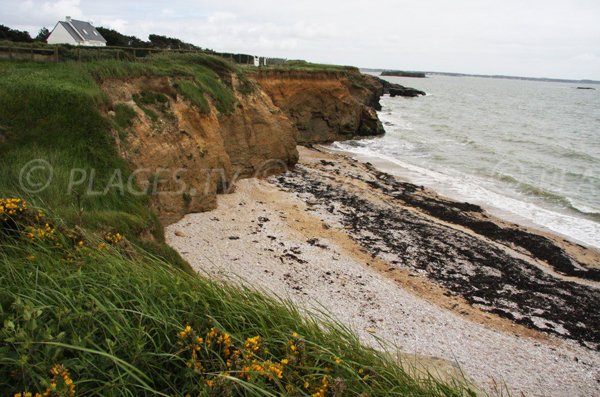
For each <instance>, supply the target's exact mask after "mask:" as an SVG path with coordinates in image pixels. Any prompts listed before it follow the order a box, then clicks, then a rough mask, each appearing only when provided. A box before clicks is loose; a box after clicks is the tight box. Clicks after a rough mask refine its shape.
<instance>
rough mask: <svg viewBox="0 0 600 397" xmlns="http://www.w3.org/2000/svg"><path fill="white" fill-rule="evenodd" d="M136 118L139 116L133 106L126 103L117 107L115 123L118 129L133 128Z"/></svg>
mask: <svg viewBox="0 0 600 397" xmlns="http://www.w3.org/2000/svg"><path fill="white" fill-rule="evenodd" d="M136 117H137V114H136V113H135V110H134V109H133V108H132V107H131V106H129V105H127V104H125V103H118V104H116V105H115V123H116V124H117V126H118V127H120V128H122V129H126V128H129V127H131V126H132V125H133V121H134V120H135V119H136Z"/></svg>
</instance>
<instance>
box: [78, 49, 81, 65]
mask: <svg viewBox="0 0 600 397" xmlns="http://www.w3.org/2000/svg"><path fill="white" fill-rule="evenodd" d="M77 62H79V63H81V48H79V47H77Z"/></svg>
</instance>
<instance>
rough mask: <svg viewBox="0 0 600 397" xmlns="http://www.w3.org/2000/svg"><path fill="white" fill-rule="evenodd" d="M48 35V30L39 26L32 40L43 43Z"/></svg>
mask: <svg viewBox="0 0 600 397" xmlns="http://www.w3.org/2000/svg"><path fill="white" fill-rule="evenodd" d="M48 36H50V31H49V30H48V28H41V29H40V31H39V32H38V34H37V36H35V39H33V40H35V41H41V42H44V43H45V42H46V40H48Z"/></svg>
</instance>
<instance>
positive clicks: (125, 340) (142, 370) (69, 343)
mask: <svg viewBox="0 0 600 397" xmlns="http://www.w3.org/2000/svg"><path fill="white" fill-rule="evenodd" d="M227 70H228V71H230V72H231V73H237V71H236V70H235V68H234V67H233V66H231V65H228V64H225V63H223V61H222V60H220V59H215V58H214V57H191V56H190V57H188V56H184V57H173V58H172V59H166V58H161V57H158V58H157V59H150V58H149V59H148V60H147V61H144V62H120V63H119V62H115V61H98V62H92V63H86V64H78V63H60V64H44V63H29V62H18V63H16V62H0V130H1V131H2V135H3V136H4V137H5V142H3V143H0V198H2V197H5V198H6V197H19V198H23V199H26V200H27V204H24V202H23V201H14V202H13V201H10V202H9V201H6V200H0V324H2V328H1V329H0V340H1V341H2V343H0V390H2V391H3V392H4V393H5V394H10V395H12V394H13V393H18V392H25V391H29V392H34V393H35V392H40V393H41V392H43V391H45V390H46V389H47V388H48V387H51V384H52V382H55V383H56V388H57V392H56V393H54V395H71V390H70V389H69V387H74V388H75V389H74V390H73V391H74V392H76V394H77V395H83V396H86V395H90V396H91V395H106V396H123V395H125V396H127V395H130V396H133V395H136V396H137V395H176V396H178V395H185V394H186V393H190V394H192V395H215V396H221V395H262V396H272V395H282V394H285V395H294V396H306V395H316V396H335V395H398V396H400V395H403V396H458V395H467V393H468V391H467V390H465V389H464V388H463V387H462V386H461V385H458V384H457V385H447V384H442V383H439V382H437V381H435V380H433V379H425V380H416V379H414V378H412V377H411V376H409V375H408V374H407V373H406V372H405V371H404V370H403V369H402V368H401V366H399V365H398V364H397V363H395V362H393V361H392V360H391V359H389V358H388V357H387V356H386V355H381V354H378V353H376V352H374V351H372V350H370V349H367V348H364V347H362V346H361V345H360V344H359V342H358V340H357V339H356V337H355V336H354V335H353V334H352V333H350V332H349V331H348V330H346V329H344V328H343V327H341V326H340V325H336V324H327V322H322V321H319V320H317V319H316V318H315V317H310V316H301V315H300V314H299V313H298V311H297V310H296V309H295V308H294V307H293V306H292V305H291V304H290V303H288V302H281V301H277V300H274V299H271V298H267V297H265V296H264V295H262V294H259V293H256V292H252V291H248V290H245V289H241V288H235V287H232V286H227V285H220V284H216V283H214V282H211V281H209V280H207V279H205V278H202V277H199V276H197V275H195V274H192V272H191V271H190V268H189V265H188V264H187V263H185V262H184V261H183V260H182V259H181V258H180V257H179V255H178V254H177V253H176V252H175V251H173V250H172V249H171V248H170V247H168V246H167V245H166V244H165V243H164V236H163V229H162V226H161V224H160V222H159V221H158V219H157V217H156V215H155V214H154V213H153V212H152V211H151V210H150V209H149V203H150V201H149V200H150V197H149V196H148V195H147V194H141V195H140V194H134V192H130V191H129V190H127V189H126V190H124V191H122V190H120V189H119V187H118V186H115V185H114V184H113V182H114V176H115V173H116V174H118V175H120V176H121V177H122V178H123V179H124V180H126V179H127V178H128V177H129V176H130V175H131V170H130V169H129V167H128V165H127V164H126V163H125V162H124V161H123V160H122V159H121V158H120V157H119V156H118V154H117V152H116V149H115V147H114V141H113V138H112V136H111V126H113V125H114V124H117V125H120V126H121V127H123V128H126V126H127V125H129V124H130V122H131V121H132V118H133V117H134V115H133V113H132V112H131V110H130V109H127V108H126V107H123V108H120V107H117V108H115V117H114V118H112V120H111V119H110V118H108V117H106V116H105V114H107V113H108V112H107V110H108V109H111V103H110V102H109V100H108V98H107V96H106V95H105V93H104V92H103V91H102V90H101V88H100V86H99V82H100V81H102V80H103V79H107V78H131V77H136V76H153V75H158V76H172V77H175V78H177V79H179V81H180V82H181V81H189V82H190V84H193V85H194V87H196V88H198V91H190V92H188V94H187V95H190V97H191V96H192V95H200V94H199V93H200V92H201V93H202V96H203V97H204V95H207V96H209V97H210V98H211V99H212V100H213V101H214V103H215V104H216V106H217V107H220V111H221V110H222V111H228V110H229V109H230V108H231V107H232V106H233V105H234V103H235V101H234V99H233V98H234V96H233V93H232V91H231V87H230V85H229V83H227V81H226V80H225V79H224V77H222V76H225V75H226V74H227V73H226V71H227ZM184 95H185V94H184ZM138 100H139V101H140V103H142V104H145V103H146V104H147V106H154V105H152V104H157V103H161V97H160V95H157V94H156V93H151V92H149V93H145V94H144V93H142V94H140V97H139V98H138ZM195 100H198V99H197V98H196V99H195ZM190 101H193V100H192V99H190ZM36 159H38V160H43V161H44V163H36V164H37V165H39V164H42V165H43V164H50V165H51V166H52V173H51V174H50V173H49V170H48V169H43V168H38V169H32V170H31V172H30V173H27V172H26V173H23V170H24V169H25V170H26V168H24V167H26V166H27V165H28V164H31V161H32V160H36ZM49 175H51V176H52V178H51V181H50V183H49V184H48V185H47V188H45V189H41V190H39V191H35V190H37V188H38V187H39V186H42V185H43V184H44V183H45V182H46V180H47V179H48V177H49ZM34 191H35V192H34ZM93 192H100V193H101V194H96V193H93ZM34 207H35V208H41V209H43V211H44V212H45V213H46V214H51V215H44V214H40V213H38V211H37V210H35V209H34ZM123 236H124V237H123ZM188 325H189V327H190V328H189V329H187V328H186V327H187V326H188ZM213 328H214V330H212V329H213ZM182 331H183V334H182V333H181V332H182ZM293 332H297V333H298V335H297V336H294V335H293V334H292V333H293ZM211 335H212V336H211ZM226 335H227V337H226ZM257 336H258V337H259V339H251V340H250V341H249V340H248V338H254V337H257ZM198 337H200V338H203V343H199V339H197V338H198ZM257 340H258V341H259V343H258V345H259V347H258V348H257V349H256V350H254V347H253V346H256V341H257ZM292 346H294V347H293V348H292ZM198 365H200V366H201V367H198ZM52 371H54V372H52ZM71 379H72V380H73V381H74V383H73V385H74V386H73V385H71V386H70V385H69V384H68V383H69V382H67V381H66V380H69V381H70V380H71ZM59 392H60V393H62V394H60V393H59Z"/></svg>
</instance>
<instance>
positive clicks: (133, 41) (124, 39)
mask: <svg viewBox="0 0 600 397" xmlns="http://www.w3.org/2000/svg"><path fill="white" fill-rule="evenodd" d="M96 30H98V32H99V33H100V34H101V35H102V37H104V39H105V40H106V45H108V46H114V47H138V48H148V47H152V44H151V43H150V42H147V41H143V40H141V39H139V38H137V37H135V36H126V35H124V34H122V33H119V32H117V31H116V30H114V29H109V28H103V27H102V26H100V27H98V28H96Z"/></svg>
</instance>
